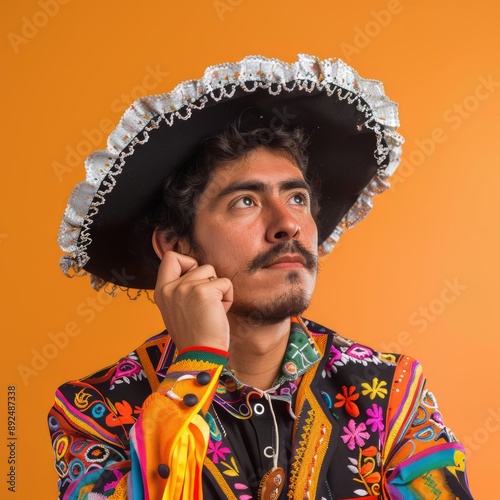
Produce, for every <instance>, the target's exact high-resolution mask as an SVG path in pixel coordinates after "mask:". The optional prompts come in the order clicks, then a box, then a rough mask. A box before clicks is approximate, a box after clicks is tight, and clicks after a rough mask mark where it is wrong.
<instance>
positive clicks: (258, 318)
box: [230, 289, 312, 326]
mask: <svg viewBox="0 0 500 500" xmlns="http://www.w3.org/2000/svg"><path fill="white" fill-rule="evenodd" d="M311 295H312V293H308V292H306V291H305V290H304V289H295V290H293V291H290V290H287V291H285V292H283V293H282V294H281V295H278V296H277V297H276V298H274V299H273V298H272V294H271V293H269V294H268V297H267V298H266V299H262V300H253V301H245V300H243V299H241V300H236V301H235V302H234V303H233V305H232V306H231V309H230V313H231V315H234V316H237V317H239V318H241V319H244V320H246V321H247V322H248V323H250V324H251V325H255V326H259V325H260V326H262V325H274V324H278V323H282V322H283V321H285V320H287V319H289V318H291V317H292V316H300V315H301V314H302V313H303V312H304V311H305V310H306V309H307V308H308V307H309V303H310V302H311Z"/></svg>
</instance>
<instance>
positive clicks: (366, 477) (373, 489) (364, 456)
mask: <svg viewBox="0 0 500 500" xmlns="http://www.w3.org/2000/svg"><path fill="white" fill-rule="evenodd" d="M377 453H378V450H377V448H375V446H369V447H368V448H366V449H364V450H362V449H360V450H359V455H358V459H357V460H356V459H355V458H349V461H350V462H351V465H348V466H347V467H348V468H349V470H350V471H351V472H354V474H357V475H358V476H359V477H355V478H354V481H356V482H357V483H361V484H362V485H363V486H364V489H363V488H358V489H356V490H355V491H354V493H355V494H356V495H359V496H362V497H363V496H366V495H376V496H378V495H379V494H380V480H381V479H382V477H381V475H380V473H379V472H377V471H376V470H375V469H376V467H377V463H376V456H377Z"/></svg>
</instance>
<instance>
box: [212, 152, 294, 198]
mask: <svg viewBox="0 0 500 500" xmlns="http://www.w3.org/2000/svg"><path fill="white" fill-rule="evenodd" d="M285 179H286V180H291V179H300V180H304V176H303V175H302V172H301V171H300V169H299V168H298V167H297V165H296V164H295V163H294V162H293V161H292V160H290V159H289V158H288V156H286V154H284V153H281V152H279V151H274V150H270V149H267V148H262V147H261V148H257V149H254V150H253V151H251V152H250V153H248V154H247V155H245V156H243V157H242V158H240V159H238V160H235V161H233V162H231V163H229V164H221V165H217V166H216V167H215V168H214V171H213V172H212V175H211V177H210V181H209V183H208V185H207V189H208V188H210V190H211V191H217V190H218V188H219V190H221V191H222V190H223V189H225V188H226V187H227V186H228V185H230V184H232V183H235V182H242V181H246V180H252V181H259V182H263V183H265V184H269V185H274V184H278V183H281V182H282V181H283V180H285Z"/></svg>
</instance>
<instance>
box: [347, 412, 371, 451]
mask: <svg viewBox="0 0 500 500" xmlns="http://www.w3.org/2000/svg"><path fill="white" fill-rule="evenodd" d="M344 431H345V433H346V434H344V435H343V436H340V437H341V438H342V441H344V443H347V447H348V448H349V449H350V450H354V447H355V446H356V445H358V446H364V445H365V439H368V438H369V437H370V434H368V432H365V431H366V425H365V424H364V423H363V422H360V423H359V424H358V426H357V427H356V422H354V420H353V419H352V418H351V420H349V423H348V424H347V427H345V426H344Z"/></svg>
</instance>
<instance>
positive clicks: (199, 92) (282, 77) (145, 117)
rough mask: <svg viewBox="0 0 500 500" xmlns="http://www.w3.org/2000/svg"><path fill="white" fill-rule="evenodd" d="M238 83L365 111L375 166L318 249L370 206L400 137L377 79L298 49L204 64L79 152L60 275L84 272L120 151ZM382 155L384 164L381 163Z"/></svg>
mask: <svg viewBox="0 0 500 500" xmlns="http://www.w3.org/2000/svg"><path fill="white" fill-rule="evenodd" d="M238 87H239V88H241V89H243V90H244V91H246V92H254V91H255V90H256V89H258V88H261V89H266V90H267V91H268V92H269V94H271V95H278V94H280V93H281V92H290V91H292V90H294V89H299V90H302V91H304V92H312V91H314V90H316V89H317V90H321V91H325V92H327V94H328V95H329V96H331V95H333V94H334V93H336V94H337V97H338V99H339V100H344V99H347V101H348V103H349V104H355V105H356V107H357V109H358V110H359V111H360V112H363V113H365V116H366V122H365V124H364V125H365V126H366V127H368V128H370V129H371V130H373V131H374V133H375V135H376V138H377V149H376V151H375V152H374V156H375V158H376V160H377V163H378V165H380V168H379V170H378V172H377V174H376V175H375V176H374V178H373V179H372V181H371V182H370V184H369V185H368V186H367V187H366V188H365V189H364V190H363V191H362V193H361V194H360V195H359V197H358V199H357V201H356V202H355V203H354V205H353V206H352V207H351V208H350V210H349V211H348V212H347V214H346V215H345V216H344V218H343V219H342V220H341V222H340V223H339V224H338V226H337V227H336V228H335V230H334V231H333V233H332V234H331V236H330V237H329V238H328V239H327V240H326V241H325V242H323V243H322V244H321V245H320V248H319V253H320V255H321V256H323V255H326V254H328V253H330V252H331V251H332V250H333V247H334V246H335V244H336V243H337V242H338V240H339V238H340V236H341V235H342V234H343V232H344V230H345V229H346V228H350V227H352V226H354V225H355V224H357V223H358V222H360V221H361V220H362V219H363V218H364V217H366V215H367V214H368V213H369V212H370V210H371V208H372V206H373V203H372V200H373V197H374V196H375V195H376V194H379V193H381V192H383V191H385V190H386V189H388V188H389V183H388V182H387V179H388V178H389V177H390V176H391V175H392V174H393V173H394V171H395V170H396V168H397V166H398V164H399V161H400V155H401V145H402V144H403V142H404V141H403V138H402V137H401V136H400V135H399V134H398V133H397V131H396V129H397V127H398V126H399V120H398V111H397V104H396V103H394V102H392V101H390V100H389V99H388V98H387V97H386V96H385V94H384V88H383V85H382V83H381V82H379V81H376V80H368V79H364V78H361V77H360V76H359V75H358V73H357V72H356V71H355V70H354V69H353V68H351V67H350V66H348V65H347V64H345V63H344V62H343V61H341V60H340V59H326V60H324V61H320V60H319V59H318V58H316V57H314V56H309V55H305V54H299V56H298V60H297V61H296V62H295V63H293V64H291V65H289V64H287V63H284V62H282V61H279V60H277V59H268V58H265V57H262V56H249V57H246V58H245V59H243V60H242V61H241V62H238V63H226V64H221V65H218V66H211V67H209V68H208V69H207V70H206V71H205V73H204V75H203V77H202V78H200V79H199V80H190V81H186V82H183V83H181V84H179V85H177V87H175V89H174V90H173V91H172V92H170V93H168V94H159V95H152V96H147V97H142V98H140V99H138V100H137V101H136V102H134V104H132V105H131V106H130V107H129V109H128V110H127V111H126V112H125V114H124V115H123V117H122V119H121V120H120V123H119V124H118V126H117V128H116V129H115V130H114V131H113V132H112V133H111V134H110V136H109V138H108V142H107V148H106V149H105V150H100V151H95V152H94V153H92V154H91V155H90V156H89V157H88V158H87V160H86V161H85V169H86V180H85V181H84V182H81V183H80V184H77V186H76V187H75V188H74V190H73V192H72V193H71V196H70V199H69V202H68V206H67V208H66V211H65V213H64V216H63V220H62V223H61V226H60V229H59V237H58V243H59V246H60V247H61V249H62V250H63V251H64V252H67V255H63V256H62V257H61V260H60V267H61V269H62V271H63V272H64V273H65V274H66V275H67V276H69V277H72V276H75V275H76V276H82V275H85V274H89V273H86V272H85V271H84V270H83V267H84V266H85V264H86V263H87V262H88V260H89V257H88V254H87V247H88V246H89V245H90V244H91V243H92V239H91V237H90V226H91V225H92V222H93V217H94V216H95V215H96V214H97V213H98V212H99V209H100V206H101V205H104V203H105V201H106V195H107V194H108V193H110V192H111V191H112V190H113V188H114V186H115V184H116V182H117V179H116V178H117V177H118V175H120V173H121V172H122V169H123V166H124V165H125V161H126V158H127V157H128V156H130V155H132V154H133V153H134V150H135V146H136V145H137V144H144V143H146V142H147V141H148V139H149V134H148V133H149V132H150V131H151V130H153V129H156V128H158V127H159V126H160V124H161V122H162V121H164V122H165V123H166V124H167V125H169V126H172V125H173V124H174V123H175V121H176V120H188V119H189V118H190V117H191V115H192V112H193V110H200V109H203V108H204V107H205V105H206V104H207V102H210V101H214V102H217V101H220V100H221V99H222V98H223V97H229V98H230V97H232V95H233V94H234V92H235V91H236V89H237V88H238ZM381 125H382V126H381ZM384 142H385V144H386V145H384ZM387 158H388V162H387V165H386V166H384V165H382V163H383V162H386V160H387ZM106 178H107V180H106V181H104V179H106ZM90 280H91V285H92V287H93V288H94V289H96V290H99V289H101V288H103V287H105V289H106V291H107V292H108V293H111V294H113V295H114V294H115V293H116V291H117V289H122V290H126V291H127V293H128V294H129V297H131V298H137V297H138V296H139V295H141V293H142V292H143V291H142V290H137V291H135V290H134V292H135V293H132V294H131V293H130V290H129V289H127V288H123V287H118V286H117V285H115V284H111V283H107V282H105V281H104V280H102V279H101V278H99V277H97V276H94V275H90ZM107 285H109V286H107Z"/></svg>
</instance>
